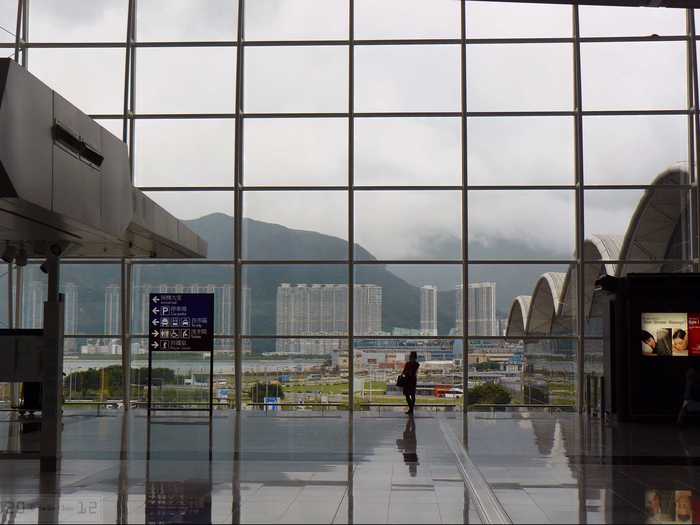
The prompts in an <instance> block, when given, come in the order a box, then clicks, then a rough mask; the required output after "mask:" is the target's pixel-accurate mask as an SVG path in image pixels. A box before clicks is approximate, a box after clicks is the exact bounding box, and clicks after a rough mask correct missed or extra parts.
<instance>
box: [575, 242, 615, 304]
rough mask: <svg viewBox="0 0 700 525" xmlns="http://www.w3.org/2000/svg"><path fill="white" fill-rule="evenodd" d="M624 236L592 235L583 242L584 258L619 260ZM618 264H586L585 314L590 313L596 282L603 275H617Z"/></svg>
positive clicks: (584, 282)
mask: <svg viewBox="0 0 700 525" xmlns="http://www.w3.org/2000/svg"><path fill="white" fill-rule="evenodd" d="M623 240H624V237H623V236H621V235H592V236H591V238H590V239H586V240H585V241H584V244H583V258H584V260H586V261H606V260H607V261H610V260H619V259H620V252H621V250H622V242H623ZM618 266H619V265H617V264H614V263H601V264H600V265H596V264H586V266H585V267H584V269H583V293H584V299H585V305H586V307H585V314H586V317H588V316H589V315H590V312H591V307H592V304H593V290H594V288H595V282H596V280H597V279H598V278H599V277H600V276H601V275H613V276H614V275H617V270H618Z"/></svg>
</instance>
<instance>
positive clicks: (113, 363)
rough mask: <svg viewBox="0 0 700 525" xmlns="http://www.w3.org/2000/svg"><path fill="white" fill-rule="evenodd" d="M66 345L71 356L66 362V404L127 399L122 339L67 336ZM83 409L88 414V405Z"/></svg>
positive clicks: (64, 397)
mask: <svg viewBox="0 0 700 525" xmlns="http://www.w3.org/2000/svg"><path fill="white" fill-rule="evenodd" d="M64 348H65V350H66V352H67V357H69V358H68V359H65V360H64V361H63V373H64V374H65V376H64V377H63V400H64V403H67V404H69V405H70V403H71V402H76V401H99V400H103V401H105V402H107V401H112V400H114V401H115V402H117V403H118V402H119V401H120V400H121V399H123V397H124V395H123V385H122V356H121V353H122V348H121V341H120V340H119V339H95V338H84V337H81V338H66V340H65V341H64ZM68 349H70V352H68ZM76 408H78V407H76ZM91 408H93V410H94V407H91ZM79 410H80V412H81V414H85V412H84V411H85V410H86V407H79Z"/></svg>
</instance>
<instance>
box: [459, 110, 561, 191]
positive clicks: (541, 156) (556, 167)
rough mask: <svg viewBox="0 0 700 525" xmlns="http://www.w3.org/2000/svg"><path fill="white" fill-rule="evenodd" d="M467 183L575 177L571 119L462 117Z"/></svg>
mask: <svg viewBox="0 0 700 525" xmlns="http://www.w3.org/2000/svg"><path fill="white" fill-rule="evenodd" d="M467 155H468V159H469V160H468V162H469V165H468V169H469V184H470V185H500V184H502V185H526V184H573V183H574V158H575V157H574V119H573V118H570V117H515V118H510V117H483V118H480V117H476V118H469V120H468V122H467Z"/></svg>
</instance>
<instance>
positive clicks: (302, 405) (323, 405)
mask: <svg viewBox="0 0 700 525" xmlns="http://www.w3.org/2000/svg"><path fill="white" fill-rule="evenodd" d="M347 405H348V404H347V403H309V402H303V403H246V406H249V407H264V408H265V412H267V411H268V407H280V408H284V407H288V408H305V407H312V408H313V407H321V415H322V416H324V415H325V413H326V410H328V409H329V408H335V409H336V410H337V409H338V408H340V407H347Z"/></svg>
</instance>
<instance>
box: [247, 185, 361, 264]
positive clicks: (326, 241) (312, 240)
mask: <svg viewBox="0 0 700 525" xmlns="http://www.w3.org/2000/svg"><path fill="white" fill-rule="evenodd" d="M347 206H348V196H347V192H344V191H246V192H245V194H244V195H243V210H244V220H243V257H244V258H245V259H254V260H265V259H295V260H303V259H324V260H345V259H347V256H348V248H347V235H348V223H347V221H348V213H347Z"/></svg>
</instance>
